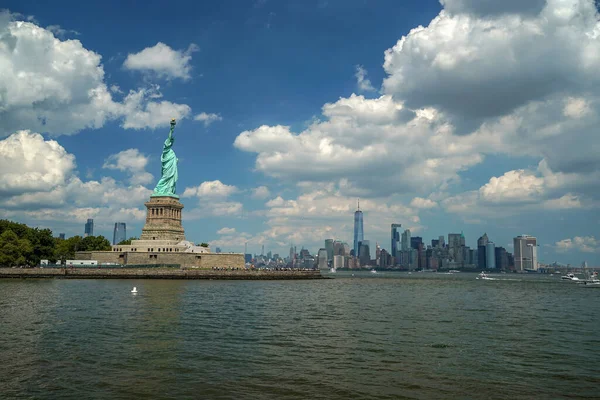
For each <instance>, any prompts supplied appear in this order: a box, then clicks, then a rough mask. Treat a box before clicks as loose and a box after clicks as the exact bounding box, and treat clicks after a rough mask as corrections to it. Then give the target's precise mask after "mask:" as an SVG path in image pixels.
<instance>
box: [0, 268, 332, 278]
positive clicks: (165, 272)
mask: <svg viewBox="0 0 600 400" xmlns="http://www.w3.org/2000/svg"><path fill="white" fill-rule="evenodd" d="M2 278H21V279H26V278H56V279H228V280H236V279H237V280H289V279H327V278H325V277H323V276H322V275H321V273H320V271H318V270H316V271H298V270H290V271H265V270H212V269H180V268H0V279H2Z"/></svg>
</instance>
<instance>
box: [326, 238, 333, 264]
mask: <svg viewBox="0 0 600 400" xmlns="http://www.w3.org/2000/svg"><path fill="white" fill-rule="evenodd" d="M325 250H327V261H331V260H333V239H325Z"/></svg>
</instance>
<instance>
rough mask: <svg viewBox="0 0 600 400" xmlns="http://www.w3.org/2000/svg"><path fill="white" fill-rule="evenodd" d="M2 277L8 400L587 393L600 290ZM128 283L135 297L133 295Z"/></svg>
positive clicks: (0, 326)
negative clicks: (592, 309)
mask: <svg viewBox="0 0 600 400" xmlns="http://www.w3.org/2000/svg"><path fill="white" fill-rule="evenodd" d="M355 275H356V276H354V277H351V276H350V275H349V274H348V275H344V273H338V274H336V279H333V280H325V281H314V282H285V281H273V282H259V281H256V282H234V281H231V282H229V281H158V280H157V281H132V280H114V281H113V280H111V281H93V280H81V281H77V280H26V281H15V280H9V281H0V293H2V297H0V338H2V340H0V376H2V377H3V379H2V380H0V393H2V397H3V398H36V399H54V398H67V399H70V398H73V399H79V398H86V399H104V398H111V399H150V398H222V399H232V398H244V399H304V398H314V399H365V398H369V399H398V398H475V399H495V398H511V399H529V398H534V397H535V398H556V397H575V398H577V397H579V398H586V397H587V398H593V397H595V396H597V395H598V393H599V392H598V387H599V385H600V378H599V377H600V363H599V362H598V361H599V360H600V339H598V332H600V323H599V322H598V318H597V316H596V314H595V313H593V312H592V311H590V310H591V306H592V305H593V304H597V302H598V300H599V295H600V291H589V290H578V288H576V287H575V286H573V285H568V284H567V285H564V284H561V282H557V281H556V280H552V279H550V278H548V277H538V276H534V277H529V276H519V277H514V278H513V277H511V278H506V279H505V278H502V279H498V280H497V281H493V282H482V281H477V280H475V279H474V276H475V275H470V274H458V275H433V274H432V275H430V276H424V275H426V274H419V275H421V276H419V277H415V275H412V276H410V275H406V274H396V273H386V274H384V275H381V276H378V277H373V276H370V274H365V275H364V276H361V274H360V273H356V274H355ZM132 286H137V287H138V290H139V294H138V295H137V296H132V295H131V293H129V291H130V290H131V287H132Z"/></svg>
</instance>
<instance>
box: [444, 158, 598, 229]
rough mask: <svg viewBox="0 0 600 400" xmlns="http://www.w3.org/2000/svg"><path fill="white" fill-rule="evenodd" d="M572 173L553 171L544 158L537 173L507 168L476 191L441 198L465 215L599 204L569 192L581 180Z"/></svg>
mask: <svg viewBox="0 0 600 400" xmlns="http://www.w3.org/2000/svg"><path fill="white" fill-rule="evenodd" d="M571 178H572V177H571V176H568V175H565V174H554V173H552V171H550V170H549V169H548V167H547V164H546V162H545V161H544V160H543V161H542V162H540V164H539V166H538V170H537V171H536V172H533V171H526V170H513V171H508V172H506V173H505V174H504V175H502V176H500V177H492V178H491V179H490V180H489V182H488V183H486V184H485V185H483V186H482V187H480V188H479V190H474V191H469V192H465V193H461V194H457V195H454V196H449V197H446V198H445V199H443V200H442V205H443V206H444V207H445V209H446V210H447V211H450V212H453V213H457V214H462V215H464V216H466V217H469V218H470V217H471V216H473V215H482V216H486V217H488V218H494V217H504V216H506V215H512V214H517V213H519V212H523V211H539V210H544V209H545V210H565V209H578V208H594V207H598V202H597V201H595V200H593V199H592V198H590V197H589V196H583V195H580V194H576V193H571V192H569V190H570V189H572V187H573V186H574V185H575V186H577V185H579V184H581V182H573V181H572V180H571Z"/></svg>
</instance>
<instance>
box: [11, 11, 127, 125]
mask: <svg viewBox="0 0 600 400" xmlns="http://www.w3.org/2000/svg"><path fill="white" fill-rule="evenodd" d="M11 18H12V16H11V15H10V14H7V13H5V14H4V17H3V18H0V66H1V69H2V74H0V93H1V94H2V95H0V120H1V121H2V124H1V127H0V134H4V135H6V134H8V133H12V132H14V131H16V130H19V129H23V128H27V129H31V130H35V131H45V132H50V133H56V134H62V133H73V132H77V131H79V130H81V129H84V128H98V127H101V126H102V125H103V124H104V123H105V121H106V120H108V119H112V118H115V116H116V115H118V113H119V110H118V105H117V104H116V103H114V102H113V100H112V98H111V96H110V93H109V92H108V90H107V88H106V85H105V84H104V70H103V69H102V65H101V64H100V59H101V57H100V55H98V54H97V53H94V52H93V51H90V50H87V49H85V48H84V47H83V46H82V44H81V42H80V41H79V40H66V41H60V40H58V39H56V38H55V37H54V35H53V34H52V33H51V32H50V31H48V30H46V29H43V28H41V27H39V26H37V25H35V24H33V23H30V22H23V21H12V20H11Z"/></svg>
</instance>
